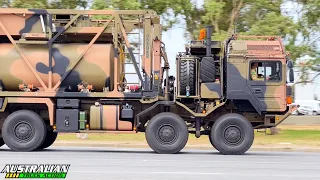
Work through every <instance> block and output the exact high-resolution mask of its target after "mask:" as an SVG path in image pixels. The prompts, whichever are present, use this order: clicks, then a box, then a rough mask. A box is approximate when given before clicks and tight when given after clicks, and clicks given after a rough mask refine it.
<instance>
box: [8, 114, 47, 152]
mask: <svg viewBox="0 0 320 180" xmlns="http://www.w3.org/2000/svg"><path fill="white" fill-rule="evenodd" d="M46 131H47V129H46V126H45V123H44V122H43V120H42V118H41V117H40V116H39V115H38V114H36V113H35V112H33V111H29V110H19V111H16V112H14V113H12V114H10V115H9V116H8V117H7V118H6V120H5V121H4V123H3V126H2V138H3V140H4V142H5V143H6V145H7V146H8V147H9V148H10V149H11V150H14V151H33V150H35V149H37V148H38V147H39V146H40V145H41V144H42V142H43V141H44V139H45V137H46Z"/></svg>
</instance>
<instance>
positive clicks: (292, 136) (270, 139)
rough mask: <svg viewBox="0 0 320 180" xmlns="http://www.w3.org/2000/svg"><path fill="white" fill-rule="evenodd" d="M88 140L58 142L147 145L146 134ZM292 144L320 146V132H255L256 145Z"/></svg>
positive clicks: (196, 141) (192, 140)
mask: <svg viewBox="0 0 320 180" xmlns="http://www.w3.org/2000/svg"><path fill="white" fill-rule="evenodd" d="M87 136H88V137H87V138H85V139H81V138H78V137H77V135H76V134H68V133H65V134H59V135H58V138H57V140H63V141H77V142H78V141H81V142H90V141H103V142H119V143H126V144H135V143H139V144H141V143H146V140H145V134H144V133H137V134H116V133H115V134H110V133H103V134H95V133H89V134H87ZM286 143H289V144H292V145H309V146H320V130H310V129H308V130H299V129H293V130H291V129H286V128H284V129H279V132H278V133H277V134H275V135H267V134H265V133H264V132H257V131H255V140H254V144H255V145H270V144H286ZM188 144H189V145H210V142H209V138H208V136H205V135H203V136H201V137H200V138H196V137H195V135H193V134H190V136H189V141H188Z"/></svg>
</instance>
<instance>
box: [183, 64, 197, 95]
mask: <svg viewBox="0 0 320 180" xmlns="http://www.w3.org/2000/svg"><path fill="white" fill-rule="evenodd" d="M194 65H195V63H194V61H193V60H188V61H182V62H181V66H180V94H181V95H186V93H187V86H188V84H189V87H190V89H189V93H190V95H194V93H195V92H194V90H195V83H194V82H195V69H194Z"/></svg>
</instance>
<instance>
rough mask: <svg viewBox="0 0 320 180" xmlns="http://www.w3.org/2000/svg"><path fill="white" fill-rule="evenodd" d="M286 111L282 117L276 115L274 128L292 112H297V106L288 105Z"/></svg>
mask: <svg viewBox="0 0 320 180" xmlns="http://www.w3.org/2000/svg"><path fill="white" fill-rule="evenodd" d="M288 108H289V109H288V111H287V113H286V114H284V115H276V116H275V126H278V125H279V124H281V123H282V122H283V121H284V120H285V119H287V118H288V117H289V116H290V115H291V114H292V112H293V111H295V110H297V109H298V108H299V105H298V104H290V105H288Z"/></svg>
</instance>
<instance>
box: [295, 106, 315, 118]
mask: <svg viewBox="0 0 320 180" xmlns="http://www.w3.org/2000/svg"><path fill="white" fill-rule="evenodd" d="M295 114H297V115H313V116H316V115H318V114H320V112H319V110H318V111H317V110H316V109H314V108H312V107H310V106H300V107H299V108H298V109H297V110H296V112H295Z"/></svg>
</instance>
